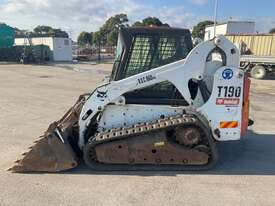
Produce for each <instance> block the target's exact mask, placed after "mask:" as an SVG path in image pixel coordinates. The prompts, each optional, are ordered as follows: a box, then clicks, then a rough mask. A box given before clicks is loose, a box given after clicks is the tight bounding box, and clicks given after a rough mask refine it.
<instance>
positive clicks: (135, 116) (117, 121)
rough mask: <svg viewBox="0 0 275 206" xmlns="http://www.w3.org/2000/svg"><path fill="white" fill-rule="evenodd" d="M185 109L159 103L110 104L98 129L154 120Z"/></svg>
mask: <svg viewBox="0 0 275 206" xmlns="http://www.w3.org/2000/svg"><path fill="white" fill-rule="evenodd" d="M184 109H185V108H184V107H171V106H157V105H122V106H119V105H108V106H107V107H106V108H105V110H104V112H103V115H102V117H101V119H100V122H99V125H98V131H99V132H102V131H105V130H109V129H113V128H120V127H129V126H132V125H135V124H138V123H143V122H152V121H154V120H157V119H159V118H162V117H170V116H174V115H178V114H183V110H184Z"/></svg>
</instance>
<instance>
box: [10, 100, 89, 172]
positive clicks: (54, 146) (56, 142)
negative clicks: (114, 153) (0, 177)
mask: <svg viewBox="0 0 275 206" xmlns="http://www.w3.org/2000/svg"><path fill="white" fill-rule="evenodd" d="M86 98H87V95H81V96H80V97H79V99H78V101H77V102H76V104H75V105H74V106H73V107H72V108H71V109H70V110H69V111H68V112H67V113H66V114H65V115H64V116H63V117H62V119H61V120H59V121H58V122H54V123H52V124H51V125H50V126H49V128H48V130H47V131H46V132H45V134H44V135H43V136H42V137H40V139H39V140H38V141H36V142H35V143H36V144H35V145H34V146H32V147H31V148H30V151H29V152H27V153H24V154H23V156H24V157H23V159H21V160H18V161H16V165H15V166H14V167H12V168H10V169H9V170H10V171H12V172H60V171H65V170H69V169H72V168H74V167H76V166H77V165H78V158H77V155H76V153H75V151H74V150H73V147H72V145H71V143H72V142H77V141H69V140H70V139H71V138H78V137H77V135H75V134H77V133H78V131H76V130H77V128H78V126H77V125H78V118H79V114H80V112H81V109H82V107H83V105H84V103H85V101H86Z"/></svg>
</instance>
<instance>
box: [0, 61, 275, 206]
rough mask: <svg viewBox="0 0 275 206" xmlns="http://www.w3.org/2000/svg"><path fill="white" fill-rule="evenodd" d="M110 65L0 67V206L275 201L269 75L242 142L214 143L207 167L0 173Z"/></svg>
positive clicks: (257, 90) (256, 94)
mask: <svg viewBox="0 0 275 206" xmlns="http://www.w3.org/2000/svg"><path fill="white" fill-rule="evenodd" d="M111 67H112V65H109V64H108V65H88V64H75V65H73V64H72V65H70V64H59V65H55V66H30V65H0V132H1V133H0V144H1V150H0V206H10V205H20V206H24V205H26V206H36V205H40V206H44V205H45V206H46V205H55V206H58V205H62V206H63V205H72V206H73V205H79V206H80V205H83V206H88V205H99V206H103V205H112V206H113V205H117V206H124V205H125V206H126V205H150V206H159V205H180V206H182V205H188V206H192V205H211V206H215V205H229V206H232V205H242V206H243V205H248V206H252V205H270V206H273V205H275V196H274V191H275V80H257V81H255V80H253V84H252V92H251V101H252V102H251V116H252V117H253V118H254V119H255V125H254V126H253V127H252V128H251V131H250V132H249V133H248V134H247V135H246V137H245V138H244V139H243V140H242V141H240V142H229V143H222V144H219V152H220V163H219V164H218V165H217V167H216V168H215V169H214V170H212V171H207V172H198V173H191V172H189V173H186V172H185V173H183V172H159V173H156V172H115V173H95V172H92V171H89V170H88V168H87V167H85V166H84V165H82V166H80V167H79V168H77V169H74V170H71V171H69V172H65V173H62V174H12V173H10V172H7V171H6V170H7V169H8V168H9V167H11V166H12V165H13V162H14V160H16V159H18V158H20V154H21V153H23V152H24V151H26V149H27V148H28V147H29V146H30V145H32V142H33V141H34V140H35V139H36V138H37V137H38V136H39V135H41V134H42V132H43V131H45V129H47V126H48V124H49V123H51V122H52V121H53V120H57V119H59V118H60V117H61V116H62V115H63V114H64V112H65V111H66V110H67V109H68V108H69V107H70V106H71V105H72V104H73V103H74V102H75V100H76V99H77V97H78V96H79V95H80V94H81V93H86V92H90V91H91V90H93V89H94V88H95V86H96V85H97V84H98V83H99V82H100V81H101V80H102V79H103V78H104V76H106V75H108V74H109V73H110V71H111Z"/></svg>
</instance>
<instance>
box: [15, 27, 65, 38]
mask: <svg viewBox="0 0 275 206" xmlns="http://www.w3.org/2000/svg"><path fill="white" fill-rule="evenodd" d="M16 32H17V34H18V35H19V36H24V35H25V33H26V31H25V32H24V31H20V30H19V29H17V30H16ZM30 36H31V37H37V36H53V37H63V38H68V37H69V35H68V33H67V32H66V31H63V30H61V29H55V28H52V27H50V26H37V27H35V28H34V29H33V32H30Z"/></svg>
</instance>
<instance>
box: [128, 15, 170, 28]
mask: <svg viewBox="0 0 275 206" xmlns="http://www.w3.org/2000/svg"><path fill="white" fill-rule="evenodd" d="M133 26H162V27H169V24H164V23H162V22H161V21H160V20H159V19H158V18H156V17H147V18H145V19H143V20H142V21H141V22H140V21H137V22H135V23H134V24H133Z"/></svg>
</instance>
